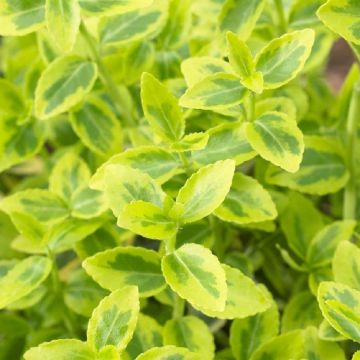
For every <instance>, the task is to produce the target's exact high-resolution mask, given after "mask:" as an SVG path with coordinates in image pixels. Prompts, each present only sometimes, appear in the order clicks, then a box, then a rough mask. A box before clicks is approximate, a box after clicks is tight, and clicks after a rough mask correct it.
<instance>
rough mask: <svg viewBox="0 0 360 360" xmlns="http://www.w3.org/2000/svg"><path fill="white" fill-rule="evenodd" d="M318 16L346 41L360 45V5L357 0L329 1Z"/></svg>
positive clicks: (318, 12)
mask: <svg viewBox="0 0 360 360" xmlns="http://www.w3.org/2000/svg"><path fill="white" fill-rule="evenodd" d="M317 16H318V17H319V18H320V20H321V21H322V22H323V23H324V24H325V25H326V26H327V27H329V28H330V29H331V30H332V31H334V32H336V33H337V34H339V35H340V36H341V37H343V38H344V39H345V40H347V41H349V42H352V43H354V44H357V45H360V21H359V16H360V4H359V3H358V2H357V1H356V0H355V1H354V0H345V1H341V0H328V1H327V2H326V3H325V4H324V5H322V6H321V7H320V9H319V10H318V11H317Z"/></svg>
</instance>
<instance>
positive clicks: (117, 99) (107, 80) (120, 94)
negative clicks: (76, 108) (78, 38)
mask: <svg viewBox="0 0 360 360" xmlns="http://www.w3.org/2000/svg"><path fill="white" fill-rule="evenodd" d="M80 32H81V34H82V35H83V37H84V39H85V40H86V43H87V45H88V47H89V50H90V53H91V56H92V58H93V59H94V61H95V62H96V63H97V66H98V69H99V74H100V78H101V80H102V82H103V84H104V85H105V87H106V88H107V89H108V91H109V93H110V96H111V97H112V99H113V101H114V104H115V106H116V108H117V110H118V112H119V113H120V114H121V115H122V116H123V118H124V120H125V122H126V125H127V126H128V127H134V126H135V125H136V124H135V120H134V118H133V117H132V115H131V113H132V104H131V101H129V100H131V95H130V94H129V92H128V90H127V88H126V87H124V86H122V87H118V86H117V85H116V83H115V82H114V81H113V79H112V78H111V76H110V74H109V72H108V70H107V68H106V66H105V65H104V63H103V61H102V59H101V57H100V54H99V51H98V48H97V44H96V42H95V41H94V39H93V38H92V36H91V34H90V33H89V32H88V30H87V28H86V26H85V24H84V23H83V22H81V24H80ZM119 105H120V106H119Z"/></svg>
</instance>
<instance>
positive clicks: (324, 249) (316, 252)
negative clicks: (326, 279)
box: [306, 220, 356, 267]
mask: <svg viewBox="0 0 360 360" xmlns="http://www.w3.org/2000/svg"><path fill="white" fill-rule="evenodd" d="M355 225H356V222H355V221H352V220H344V221H336V222H334V223H332V224H330V225H327V226H326V227H325V228H323V229H322V230H321V231H320V232H319V233H318V234H316V236H315V237H314V239H313V240H312V241H311V243H310V246H309V248H308V251H307V254H306V261H307V263H308V264H309V265H310V266H313V267H317V266H319V267H320V266H325V265H328V264H330V263H331V260H332V259H333V255H334V252H335V250H336V247H337V245H338V244H339V243H340V242H341V241H343V240H349V239H350V237H351V235H352V233H353V231H354V228H355ZM347 260H348V258H347Z"/></svg>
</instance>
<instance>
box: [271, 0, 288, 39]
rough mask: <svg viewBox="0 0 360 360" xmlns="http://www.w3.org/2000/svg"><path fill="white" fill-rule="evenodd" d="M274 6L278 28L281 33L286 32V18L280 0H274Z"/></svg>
mask: <svg viewBox="0 0 360 360" xmlns="http://www.w3.org/2000/svg"><path fill="white" fill-rule="evenodd" d="M274 2H275V8H276V12H277V15H278V19H279V28H280V31H281V32H282V33H286V32H287V20H286V16H285V12H284V6H283V3H282V0H274Z"/></svg>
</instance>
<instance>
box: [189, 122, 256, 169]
mask: <svg viewBox="0 0 360 360" xmlns="http://www.w3.org/2000/svg"><path fill="white" fill-rule="evenodd" d="M207 134H208V135H209V140H208V142H207V145H206V147H205V148H204V149H202V150H196V151H193V152H192V154H191V157H192V159H193V160H194V161H195V162H196V163H197V164H199V165H208V164H212V163H214V162H216V161H219V160H226V159H233V160H234V161H235V162H236V165H239V164H241V163H243V162H245V161H247V160H250V159H251V158H253V157H255V156H256V152H255V151H254V150H253V149H252V147H251V146H250V144H249V142H248V141H247V139H246V135H245V127H244V126H243V125H239V124H222V125H219V126H216V127H214V128H211V129H209V130H208V131H207Z"/></svg>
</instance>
